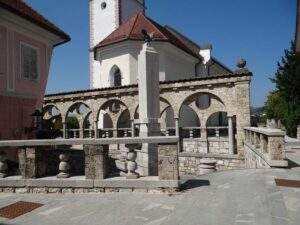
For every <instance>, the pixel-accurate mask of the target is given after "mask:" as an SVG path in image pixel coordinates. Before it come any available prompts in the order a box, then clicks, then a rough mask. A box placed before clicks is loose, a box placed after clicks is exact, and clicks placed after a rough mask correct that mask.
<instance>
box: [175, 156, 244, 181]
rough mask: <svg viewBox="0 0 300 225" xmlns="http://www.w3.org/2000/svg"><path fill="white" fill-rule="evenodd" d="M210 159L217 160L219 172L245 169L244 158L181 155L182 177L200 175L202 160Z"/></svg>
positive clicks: (180, 172)
mask: <svg viewBox="0 0 300 225" xmlns="http://www.w3.org/2000/svg"><path fill="white" fill-rule="evenodd" d="M202 158H208V159H213V160H216V161H217V163H216V169H217V171H221V170H231V169H244V168H245V161H244V158H243V157H239V156H227V155H224V156H223V155H217V154H189V153H180V154H179V174H180V175H196V176H197V175H200V159H202Z"/></svg>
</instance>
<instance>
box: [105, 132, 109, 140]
mask: <svg viewBox="0 0 300 225" xmlns="http://www.w3.org/2000/svg"><path fill="white" fill-rule="evenodd" d="M105 137H106V138H109V130H106V131H105Z"/></svg>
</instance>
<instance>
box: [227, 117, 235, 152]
mask: <svg viewBox="0 0 300 225" xmlns="http://www.w3.org/2000/svg"><path fill="white" fill-rule="evenodd" d="M227 118H228V141H229V154H230V155H233V154H234V139H233V122H232V117H231V116H228V117H227Z"/></svg>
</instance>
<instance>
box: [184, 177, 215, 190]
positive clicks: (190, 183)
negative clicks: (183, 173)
mask: <svg viewBox="0 0 300 225" xmlns="http://www.w3.org/2000/svg"><path fill="white" fill-rule="evenodd" d="M209 185H210V182H209V180H196V179H192V180H187V181H186V182H184V183H183V184H182V185H181V189H182V191H186V190H189V189H193V188H198V187H202V186H209Z"/></svg>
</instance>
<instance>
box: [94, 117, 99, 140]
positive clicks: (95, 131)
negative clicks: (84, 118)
mask: <svg viewBox="0 0 300 225" xmlns="http://www.w3.org/2000/svg"><path fill="white" fill-rule="evenodd" d="M94 138H99V133H98V121H94Z"/></svg>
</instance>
